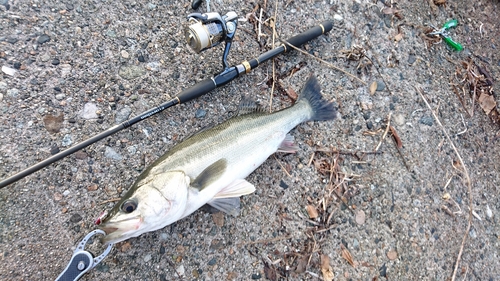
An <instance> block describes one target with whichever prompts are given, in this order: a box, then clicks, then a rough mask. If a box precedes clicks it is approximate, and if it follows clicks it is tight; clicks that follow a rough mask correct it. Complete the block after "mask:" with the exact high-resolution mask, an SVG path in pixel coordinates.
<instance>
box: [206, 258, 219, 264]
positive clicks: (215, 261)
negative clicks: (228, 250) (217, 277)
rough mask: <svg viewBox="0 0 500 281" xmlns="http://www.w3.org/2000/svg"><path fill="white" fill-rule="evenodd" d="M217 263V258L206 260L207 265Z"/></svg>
mask: <svg viewBox="0 0 500 281" xmlns="http://www.w3.org/2000/svg"><path fill="white" fill-rule="evenodd" d="M216 263H217V259H216V258H213V259H211V260H210V261H209V262H208V265H214V264H216Z"/></svg>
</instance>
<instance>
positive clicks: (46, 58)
mask: <svg viewBox="0 0 500 281" xmlns="http://www.w3.org/2000/svg"><path fill="white" fill-rule="evenodd" d="M40 60H41V61H42V62H47V61H49V60H50V56H49V54H43V55H42V56H40Z"/></svg>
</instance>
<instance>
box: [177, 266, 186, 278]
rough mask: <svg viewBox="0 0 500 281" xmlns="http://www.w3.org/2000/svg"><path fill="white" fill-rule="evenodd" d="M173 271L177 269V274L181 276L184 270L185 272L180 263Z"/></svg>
mask: <svg viewBox="0 0 500 281" xmlns="http://www.w3.org/2000/svg"><path fill="white" fill-rule="evenodd" d="M175 271H177V274H179V275H180V276H181V277H182V276H184V274H185V272H186V271H185V270H184V265H182V264H181V265H179V267H177V268H176V269H175Z"/></svg>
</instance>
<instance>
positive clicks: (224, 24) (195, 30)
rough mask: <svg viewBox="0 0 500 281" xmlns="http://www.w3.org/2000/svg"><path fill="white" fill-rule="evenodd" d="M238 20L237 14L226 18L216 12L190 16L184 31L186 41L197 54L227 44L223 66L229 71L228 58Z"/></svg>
mask: <svg viewBox="0 0 500 281" xmlns="http://www.w3.org/2000/svg"><path fill="white" fill-rule="evenodd" d="M237 18H238V15H236V13H235V12H228V13H227V14H226V15H224V16H221V15H220V14H219V13H216V12H211V13H204V14H200V13H192V14H189V15H188V16H187V19H188V25H187V26H186V27H185V29H184V35H185V36H186V41H187V43H188V44H189V46H190V47H191V49H193V51H195V52H196V53H200V52H202V51H204V50H206V49H209V48H212V47H215V46H217V45H219V44H220V43H222V42H225V47H224V53H223V55H222V66H223V68H224V69H228V68H229V64H228V63H227V56H228V54H229V50H230V49H231V44H232V42H233V38H234V34H235V33H236V28H237V27H238V19H237Z"/></svg>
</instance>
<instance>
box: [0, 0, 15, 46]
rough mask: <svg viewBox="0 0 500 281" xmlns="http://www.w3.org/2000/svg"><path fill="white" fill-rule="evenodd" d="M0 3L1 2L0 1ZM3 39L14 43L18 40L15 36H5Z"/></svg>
mask: <svg viewBox="0 0 500 281" xmlns="http://www.w3.org/2000/svg"><path fill="white" fill-rule="evenodd" d="M0 1H1V0H0ZM0 5H1V3H0ZM5 41H7V43H10V44H16V42H17V41H18V40H17V38H16V37H7V39H5Z"/></svg>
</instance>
